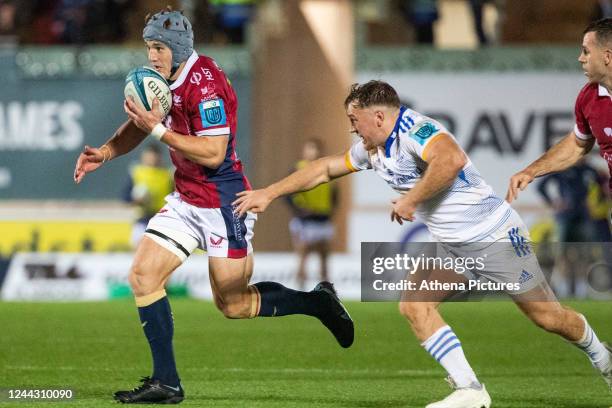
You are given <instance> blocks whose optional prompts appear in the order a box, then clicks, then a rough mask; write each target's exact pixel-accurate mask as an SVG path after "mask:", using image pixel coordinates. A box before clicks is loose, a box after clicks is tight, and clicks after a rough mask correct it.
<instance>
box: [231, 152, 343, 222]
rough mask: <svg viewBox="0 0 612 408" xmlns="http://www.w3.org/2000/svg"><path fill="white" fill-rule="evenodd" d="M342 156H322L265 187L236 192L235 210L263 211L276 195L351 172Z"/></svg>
mask: <svg viewBox="0 0 612 408" xmlns="http://www.w3.org/2000/svg"><path fill="white" fill-rule="evenodd" d="M344 157H345V154H340V155H335V156H326V157H322V158H320V159H318V160H315V161H313V162H312V163H310V164H309V165H308V166H306V167H304V168H302V169H300V170H298V171H296V172H294V173H291V174H290V175H289V176H287V177H285V178H284V179H282V180H280V181H277V182H276V183H274V184H271V185H269V186H268V187H266V188H263V189H260V190H251V191H242V192H240V193H238V194H237V196H238V198H237V199H236V201H234V202H233V203H232V204H233V205H234V206H235V207H236V209H235V212H236V213H237V214H239V215H240V216H242V215H243V214H245V213H246V212H247V211H253V212H256V213H260V212H263V211H265V210H266V208H267V207H268V205H270V203H271V202H272V201H274V200H275V199H277V198H278V197H281V196H284V195H287V194H293V193H297V192H300V191H306V190H310V189H312V188H315V187H316V186H318V185H319V184H323V183H327V182H329V181H331V180H333V179H335V178H338V177H342V176H345V175H347V174H349V173H351V170H350V169H348V168H347V166H346V162H345V159H344Z"/></svg>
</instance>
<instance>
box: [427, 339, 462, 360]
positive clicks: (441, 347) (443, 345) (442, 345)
mask: <svg viewBox="0 0 612 408" xmlns="http://www.w3.org/2000/svg"><path fill="white" fill-rule="evenodd" d="M453 340H457V341H459V339H457V336H455V335H453V336H451V337H449V338H448V339H446V341H445V342H444V343H442V344H441V345H440V347H438V348H437V349H436V350H434V351H432V352H431V356H432V357H433V358H436V359H437V357H436V354H438V353H439V352H440V351H442V349H443V348H444V347H445V346H446V345H447V344H448V343H450V342H452V341H453Z"/></svg>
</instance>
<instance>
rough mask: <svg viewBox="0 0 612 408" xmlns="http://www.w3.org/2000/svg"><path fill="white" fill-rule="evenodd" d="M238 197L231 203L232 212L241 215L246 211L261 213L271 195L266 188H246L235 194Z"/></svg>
mask: <svg viewBox="0 0 612 408" xmlns="http://www.w3.org/2000/svg"><path fill="white" fill-rule="evenodd" d="M236 195H237V196H238V198H237V199H236V200H235V201H234V202H233V203H232V205H233V206H234V212H235V213H236V214H238V216H240V217H242V216H243V215H244V214H246V213H247V211H253V212H254V213H261V212H264V211H265V210H266V208H268V205H270V202H272V197H271V196H270V194H268V192H267V191H266V190H263V189H262V190H250V191H249V190H247V191H241V192H240V193H238V194H236Z"/></svg>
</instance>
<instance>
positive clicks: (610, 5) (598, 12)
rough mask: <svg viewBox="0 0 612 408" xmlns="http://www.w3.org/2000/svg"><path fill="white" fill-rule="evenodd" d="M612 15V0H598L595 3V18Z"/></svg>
mask: <svg viewBox="0 0 612 408" xmlns="http://www.w3.org/2000/svg"><path fill="white" fill-rule="evenodd" d="M609 17H612V0H598V1H597V4H595V12H594V13H593V20H599V19H602V18H609Z"/></svg>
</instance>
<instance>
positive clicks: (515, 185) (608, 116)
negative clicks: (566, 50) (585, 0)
mask: <svg viewBox="0 0 612 408" xmlns="http://www.w3.org/2000/svg"><path fill="white" fill-rule="evenodd" d="M578 61H580V63H581V64H582V69H583V70H584V73H585V75H586V77H587V78H588V80H589V82H588V83H587V84H586V85H585V86H584V88H582V90H581V91H580V93H579V94H578V97H577V98H576V105H575V115H576V124H575V126H574V129H573V130H572V131H571V132H569V134H568V135H567V136H565V137H564V138H563V139H562V140H561V141H560V142H559V143H557V144H556V145H554V146H553V147H552V148H551V149H550V150H548V151H547V152H546V153H544V154H543V155H542V156H541V157H540V158H539V159H537V160H536V161H534V162H533V163H531V164H530V165H529V166H527V167H526V168H525V169H523V170H521V171H520V172H518V173H516V174H515V175H514V176H512V178H511V179H510V186H509V188H508V193H507V195H506V200H507V201H508V202H512V201H513V200H515V199H516V198H517V196H518V194H519V190H520V191H523V190H525V188H526V187H527V185H528V184H529V183H531V182H532V181H533V180H534V179H535V178H536V177H541V176H544V175H546V174H548V173H553V172H557V171H562V170H565V169H567V168H569V167H571V166H573V165H575V164H576V163H577V162H578V161H580V159H581V158H582V157H584V156H585V155H586V154H588V153H589V152H590V151H591V148H592V147H593V144H594V143H595V141H597V143H598V144H599V149H600V151H601V153H600V154H601V156H602V157H603V158H604V159H605V160H606V162H607V163H608V168H609V169H610V173H611V174H612V18H604V19H601V20H598V21H595V22H593V23H591V24H590V25H589V26H588V27H587V28H586V29H585V30H584V38H583V40H582V52H581V53H580V57H579V58H578ZM610 183H611V184H610V188H611V189H612V178H611V179H610Z"/></svg>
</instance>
